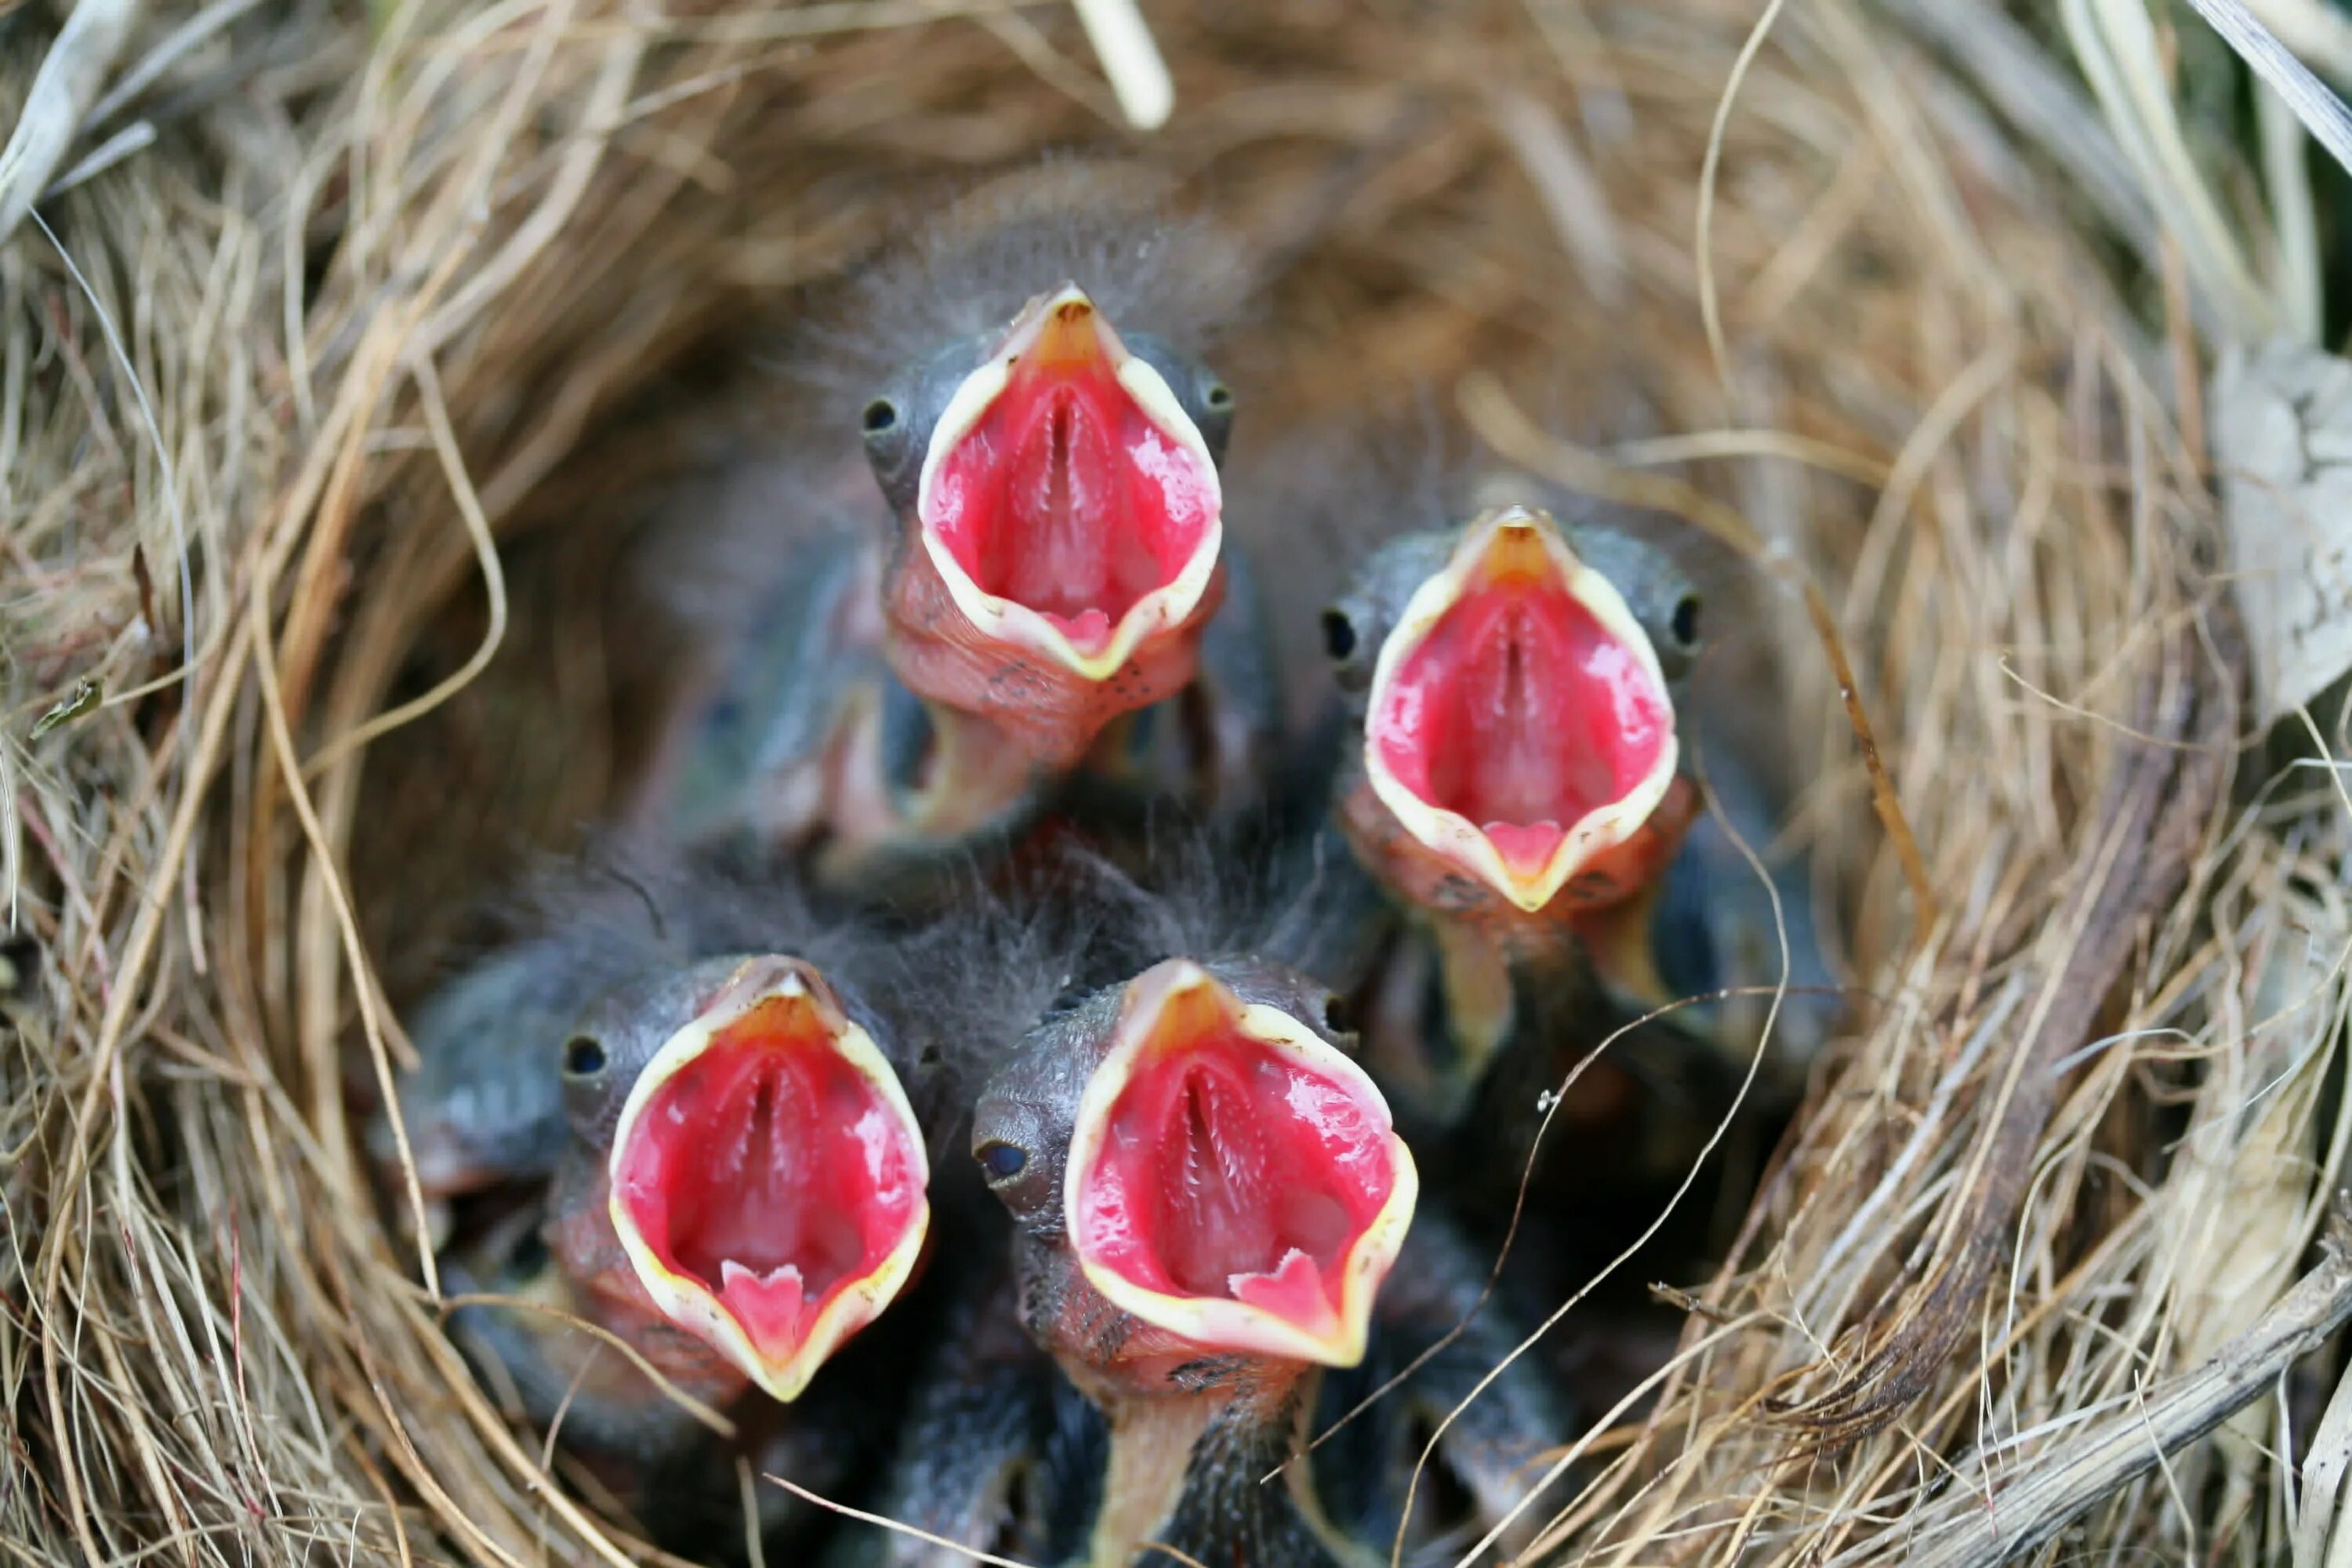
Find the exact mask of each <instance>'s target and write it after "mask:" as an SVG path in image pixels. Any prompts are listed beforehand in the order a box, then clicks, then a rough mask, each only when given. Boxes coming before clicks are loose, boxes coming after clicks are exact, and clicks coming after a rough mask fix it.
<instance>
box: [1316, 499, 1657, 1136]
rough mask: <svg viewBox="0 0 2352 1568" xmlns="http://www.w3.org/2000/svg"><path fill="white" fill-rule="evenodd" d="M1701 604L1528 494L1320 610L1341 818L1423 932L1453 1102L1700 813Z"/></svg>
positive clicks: (1378, 558) (1630, 543)
mask: <svg viewBox="0 0 2352 1568" xmlns="http://www.w3.org/2000/svg"><path fill="white" fill-rule="evenodd" d="M1698 622H1699V599H1698V595H1696V592H1695V591H1694V590H1693V589H1692V587H1691V585H1690V584H1689V582H1688V581H1687V579H1685V577H1684V576H1683V575H1682V574H1681V573H1680V571H1679V570H1678V569H1677V568H1676V567H1675V565H1674V563H1672V562H1671V561H1670V560H1668V559H1667V558H1666V557H1665V556H1664V554H1662V553H1660V552H1657V551H1655V550H1654V549H1652V548H1650V547H1649V546H1647V545H1644V544H1643V543H1642V542H1639V541H1637V540H1635V539H1633V538H1632V537H1631V536H1629V535H1625V534H1621V533H1616V532H1613V531H1604V530H1600V529H1577V530H1573V531H1571V530H1568V529H1563V528H1562V527H1561V526H1560V525H1559V523H1558V522H1556V521H1554V520H1553V518H1552V516H1551V515H1550V514H1549V512H1547V511H1544V510H1540V509H1538V508H1537V507H1535V506H1532V505H1528V504H1520V503H1517V502H1510V503H1506V504H1501V505H1495V506H1490V507H1489V508H1488V509H1487V510H1484V511H1482V512H1480V513H1479V514H1478V515H1477V516H1476V517H1475V518H1474V519H1473V520H1472V521H1470V522H1468V523H1466V524H1464V525H1462V526H1460V527H1457V528H1453V529H1446V530H1442V531H1429V532H1420V533H1409V534H1405V535H1402V536H1401V537H1399V538H1397V539H1394V540H1392V541H1391V542H1389V543H1387V544H1386V545H1384V546H1382V547H1381V549H1380V550H1379V551H1377V552H1375V553H1374V554H1373V555H1371V556H1370V558H1369V559H1368V560H1367V561H1366V562H1365V563H1364V564H1363V566H1362V567H1361V568H1360V571H1359V572H1358V574H1356V578H1355V580H1354V583H1353V584H1352V585H1351V586H1350V587H1349V590H1348V591H1347V592H1346V593H1345V594H1344V595H1341V596H1340V597H1339V599H1338V600H1337V601H1336V602H1335V603H1334V604H1333V605H1331V606H1330V608H1329V609H1328V610H1327V611H1326V612H1325V613H1324V617H1323V632H1324V639H1325V647H1326V651H1327V652H1328V654H1329V656H1330V658H1331V661H1332V664H1333V667H1334V670H1335V673H1336V675H1337V678H1338V681H1339V688H1340V690H1341V693H1342V696H1343V698H1344V700H1346V702H1347V704H1348V706H1349V710H1350V711H1351V712H1352V713H1353V714H1354V715H1355V716H1356V718H1357V720H1358V722H1359V723H1360V737H1359V738H1358V739H1357V740H1356V741H1354V742H1352V743H1351V745H1350V747H1349V754H1348V755H1347V757H1346V758H1345V761H1344V765H1343V766H1342V768H1341V770H1340V773H1339V783H1338V787H1337V794H1336V797H1335V800H1334V807H1333V809H1334V815H1335V816H1337V817H1338V819H1339V823H1340V825H1341V826H1342V827H1343V829H1344V830H1345V832H1346V833H1347V836H1348V838H1349V843H1350V844H1351V845H1352V846H1353V847H1354V849H1355V851H1356V854H1357V856H1358V858H1360V860H1361V861H1362V862H1363V864H1364V865H1365V866H1366V868H1369V869H1370V871H1371V872H1372V874H1373V875H1374V876H1375V877H1376V878H1378V879H1380V880H1381V882H1382V883H1383V884H1384V885H1386V886H1387V888H1388V889H1390V892H1391V895H1392V896H1393V897H1394V898H1395V899H1396V900H1398V902H1399V903H1400V904H1401V905H1402V907H1403V908H1404V909H1405V910H1407V911H1408V912H1409V913H1410V914H1412V916H1414V917H1415V918H1416V920H1417V921H1419V923H1421V924H1422V925H1423V927H1425V929H1426V930H1427V931H1428V932H1429V934H1430V936H1431V938H1432V940H1433V945H1434V947H1435V949H1436V952H1437V956H1438V961H1439V964H1440V967H1441V971H1442V977H1443V984H1444V997H1445V1016H1446V1024H1447V1033H1448V1034H1449V1035H1450V1037H1451V1040H1452V1044H1453V1046H1454V1049H1455V1051H1456V1052H1457V1053H1458V1055H1459V1057H1460V1058H1461V1059H1460V1061H1459V1062H1458V1063H1456V1064H1455V1065H1454V1068H1452V1069H1451V1071H1450V1072H1449V1073H1448V1074H1447V1075H1446V1076H1447V1077H1448V1078H1449V1079H1451V1082H1450V1083H1447V1084H1440V1085H1433V1086H1432V1089H1431V1092H1432V1093H1433V1094H1434V1095H1436V1096H1438V1098H1440V1099H1441V1100H1445V1101H1448V1102H1451V1103H1452V1104H1454V1106H1455V1107H1456V1108H1457V1110H1458V1108H1459V1106H1460V1105H1461V1103H1462V1102H1463V1096H1464V1095H1465V1093H1466V1091H1467V1089H1468V1088H1469V1087H1470V1086H1471V1085H1472V1084H1475V1081H1476V1079H1478V1077H1479V1076H1480V1074H1481V1073H1482V1072H1483V1071H1484V1070H1485V1067H1486V1063H1487V1062H1488V1061H1489V1060H1490V1059H1491V1058H1492V1057H1493V1055H1494V1053H1495V1052H1496V1050H1497V1049H1498V1048H1500V1047H1501V1045H1502V1044H1503V1042H1504V1041H1505V1040H1506V1039H1507V1038H1508V1037H1510V1035H1511V1033H1512V1030H1513V1027H1514V1017H1515V1013H1516V1012H1517V1010H1518V1009H1519V1008H1520V1007H1521V1005H1522V1004H1523V1002H1524V1000H1525V996H1524V990H1525V986H1526V985H1527V984H1540V985H1547V986H1554V987H1557V986H1570V987H1572V988H1585V989H1589V983H1588V982H1585V981H1583V980H1582V979H1581V978H1580V977H1581V976H1583V975H1584V974H1586V973H1588V966H1587V959H1586V957H1585V953H1584V951H1583V941H1582V935H1581V933H1582V931H1583V930H1584V929H1585V928H1586V927H1587V926H1588V925H1589V924H1590V922H1591V921H1592V920H1593V919H1594V918H1595V917H1596V916H1598V915H1600V914H1601V913H1602V912H1603V911H1606V910H1611V909H1612V908H1616V907H1620V906H1623V905H1625V904H1627V903H1628V901H1629V900H1634V899H1635V898H1637V897H1638V896H1640V895H1642V894H1643V892H1644V891H1645V889H1648V888H1649V887H1651V886H1652V885H1654V883H1655V881H1656V879H1657V878H1658V876H1659V874H1660V873H1661V872H1662V870H1663V869H1664V866H1665V865H1666V863H1667V861H1668V859H1669V858H1670V857H1671V856H1672V855H1673V854H1674V852H1675V848H1676V847H1677V845H1678V844H1679V842H1680V840H1681V837H1682V835H1683V832H1684V830H1685V827H1686V826H1687V825H1688V823H1689V821H1690V818H1691V816H1692V814H1693V812H1694V811H1695V810H1696V805H1697V796H1696V790H1695V788H1694V786H1693V785H1692V784H1690V783H1689V781H1688V780H1686V779H1685V778H1683V777H1682V776H1681V775H1680V774H1679V773H1678V772H1677V763H1678V761H1679V757H1680V752H1679V747H1678V743H1677V738H1676V722H1675V695H1674V689H1673V685H1674V683H1675V681H1677V680H1679V679H1680V678H1681V677H1682V675H1683V674H1684V672H1685V670H1686V669H1687V668H1688V667H1689V664H1690V661H1691V660H1692V658H1694V657H1695V656H1696V651H1697V647H1698V635H1699V625H1698Z"/></svg>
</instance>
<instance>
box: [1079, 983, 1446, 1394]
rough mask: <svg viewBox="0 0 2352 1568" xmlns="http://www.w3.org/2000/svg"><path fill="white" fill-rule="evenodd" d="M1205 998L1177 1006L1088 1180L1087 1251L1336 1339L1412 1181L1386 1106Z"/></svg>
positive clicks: (1154, 1279)
mask: <svg viewBox="0 0 2352 1568" xmlns="http://www.w3.org/2000/svg"><path fill="white" fill-rule="evenodd" d="M1202 1003H1205V999H1204V998H1193V997H1185V998H1181V999H1180V1000H1179V1001H1178V1002H1176V1003H1174V1004H1171V1006H1170V1008H1169V1009H1168V1013H1169V1015H1170V1016H1164V1017H1163V1018H1162V1020H1161V1021H1160V1026H1159V1027H1158V1028H1157V1029H1156V1030H1155V1031H1154V1036H1153V1038H1152V1040H1151V1042H1150V1045H1149V1046H1148V1047H1146V1049H1145V1050H1144V1052H1143V1053H1142V1054H1141V1055H1140V1056H1139V1058H1138V1059H1137V1061H1136V1063H1135V1066H1134V1068H1133V1070H1132V1072H1131V1074H1130V1076H1129V1079H1128V1081H1127V1083H1126V1085H1125V1087H1124V1088H1123V1089H1121V1090H1120V1092H1119V1093H1118V1097H1117V1099H1116V1100H1113V1101H1112V1102H1111V1104H1110V1106H1109V1107H1108V1111H1107V1113H1106V1116H1105V1125H1104V1128H1103V1131H1102V1136H1101V1139H1100V1141H1099V1149H1100V1153H1099V1156H1098V1157H1097V1158H1096V1159H1095V1160H1094V1161H1093V1162H1092V1163H1090V1164H1089V1165H1088V1166H1087V1168H1086V1169H1084V1170H1081V1171H1078V1172H1076V1173H1074V1178H1073V1179H1074V1180H1076V1182H1077V1183H1078V1184H1079V1185H1078V1188H1077V1194H1076V1216H1075V1223H1076V1226H1077V1232H1078V1238H1079V1241H1080V1245H1081V1247H1082V1248H1083V1249H1084V1251H1085V1252H1086V1253H1087V1256H1088V1257H1089V1258H1090V1259H1091V1260H1092V1261H1093V1262H1094V1263H1096V1264H1097V1266H1099V1267H1103V1268H1108V1269H1111V1270H1113V1271H1115V1272H1117V1273H1118V1275H1119V1276H1121V1277H1122V1278H1124V1279H1127V1280H1128V1281H1129V1282H1131V1283H1132V1284H1134V1285H1135V1286H1137V1287H1139V1288H1140V1289H1144V1290H1148V1291H1150V1292H1152V1293H1153V1294H1154V1295H1157V1296H1164V1297H1175V1298H1195V1299H1201V1300H1224V1301H1234V1302H1239V1303H1242V1304H1243V1305H1245V1306H1249V1307H1255V1308H1258V1309H1260V1310H1265V1311H1266V1312H1269V1313H1272V1314H1274V1315H1276V1316H1277V1317H1280V1318H1283V1319H1285V1320H1287V1321H1290V1322H1292V1323H1295V1324H1297V1326H1299V1327H1300V1328H1301V1329H1302V1330H1306V1331H1309V1332H1316V1333H1321V1332H1327V1331H1328V1329H1327V1327H1326V1326H1327V1325H1329V1324H1331V1323H1333V1322H1334V1321H1336V1320H1337V1319H1338V1317H1339V1314H1341V1313H1342V1312H1343V1311H1345V1310H1347V1307H1348V1302H1347V1300H1346V1287H1347V1274H1348V1267H1349V1258H1348V1254H1349V1248H1350V1247H1353V1246H1354V1245H1355V1244H1356V1243H1357V1242H1358V1241H1359V1239H1360V1238H1361V1237H1363V1235H1364V1234H1365V1232H1366V1230H1367V1228H1368V1227H1370V1226H1371V1225H1372V1224H1373V1222H1374V1221H1375V1220H1376V1219H1377V1218H1379V1217H1380V1216H1381V1214H1382V1211H1383V1210H1384V1209H1386V1208H1387V1207H1388V1205H1389V1203H1390V1199H1391V1196H1392V1194H1394V1193H1395V1192H1396V1189H1397V1184H1398V1182H1399V1179H1400V1176H1399V1171H1398V1167H1397V1159H1396V1156H1395V1154H1394V1153H1393V1152H1392V1150H1393V1148H1394V1145H1393V1142H1392V1137H1391V1131H1390V1126H1389V1122H1388V1118H1387V1115H1386V1108H1385V1107H1384V1106H1381V1104H1379V1103H1378V1098H1377V1096H1376V1095H1373V1094H1370V1092H1369V1090H1368V1088H1367V1087H1361V1086H1359V1085H1358V1084H1355V1083H1352V1082H1349V1081H1346V1080H1344V1079H1339V1078H1337V1077H1334V1076H1328V1075H1326V1074H1323V1073H1320V1072H1318V1071H1317V1070H1316V1069H1315V1068H1313V1067H1312V1066H1310V1065H1308V1064H1306V1063H1303V1062H1301V1061H1299V1060H1297V1059H1296V1058H1293V1057H1291V1056H1288V1055H1286V1054H1284V1053H1283V1052H1281V1051H1279V1050H1277V1049H1276V1048H1275V1047H1272V1046H1270V1045H1268V1044H1267V1043H1266V1042H1265V1041H1263V1040H1259V1039H1256V1038H1254V1037H1251V1036H1249V1035H1247V1034H1245V1033H1244V1032H1242V1031H1241V1030H1240V1029H1238V1028H1236V1027H1235V1026H1234V1024H1233V1023H1232V1022H1231V1020H1230V1019H1229V1018H1228V1017H1226V1016H1222V1015H1221V1014H1220V1013H1219V1011H1218V1010H1217V1009H1216V1008H1215V1006H1214V1005H1213V1004H1209V1005H1200V1004H1202ZM1194 1337H1200V1336H1198V1335H1195V1336H1194ZM1204 1342H1213V1341H1204ZM1232 1348H1251V1347H1245V1346H1235V1347H1232Z"/></svg>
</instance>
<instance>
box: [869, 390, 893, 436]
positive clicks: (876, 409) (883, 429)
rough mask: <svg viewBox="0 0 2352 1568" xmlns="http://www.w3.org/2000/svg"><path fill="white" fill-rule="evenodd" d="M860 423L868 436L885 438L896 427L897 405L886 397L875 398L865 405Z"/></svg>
mask: <svg viewBox="0 0 2352 1568" xmlns="http://www.w3.org/2000/svg"><path fill="white" fill-rule="evenodd" d="M860 423H862V424H863V425H864V426H866V434H867V435H868V436H887V435H888V434H889V433H890V432H891V431H892V430H895V429H897V428H898V405H897V404H895V403H893V402H891V401H890V400H889V399H888V398H887V397H877V398H876V399H875V400H874V401H873V402H871V403H869V404H867V405H866V413H865V416H864V417H863V418H862V420H861V421H860Z"/></svg>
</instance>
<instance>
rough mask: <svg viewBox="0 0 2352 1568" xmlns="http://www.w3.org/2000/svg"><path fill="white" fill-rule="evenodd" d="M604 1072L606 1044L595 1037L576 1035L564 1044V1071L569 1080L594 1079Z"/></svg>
mask: <svg viewBox="0 0 2352 1568" xmlns="http://www.w3.org/2000/svg"><path fill="white" fill-rule="evenodd" d="M563 1071H564V1075H565V1076H566V1077H568V1078H593V1077H595V1076H596V1075H597V1074H598V1073H600V1072H603V1071H604V1042H603V1041H602V1040H599V1039H597V1038H596V1037H594V1036H593V1035H574V1036H572V1037H571V1038H570V1039H568V1040H566V1041H564V1042H563Z"/></svg>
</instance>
